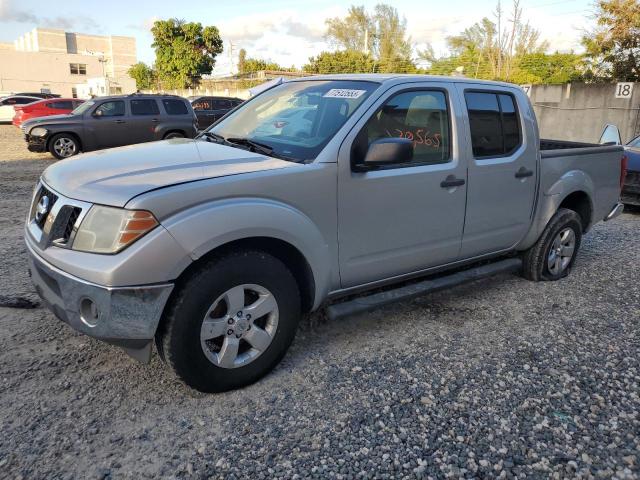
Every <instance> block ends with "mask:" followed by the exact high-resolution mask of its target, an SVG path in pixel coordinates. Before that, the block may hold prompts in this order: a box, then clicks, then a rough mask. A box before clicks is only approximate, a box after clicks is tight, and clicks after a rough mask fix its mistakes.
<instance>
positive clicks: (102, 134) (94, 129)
mask: <svg viewBox="0 0 640 480" xmlns="http://www.w3.org/2000/svg"><path fill="white" fill-rule="evenodd" d="M85 118H86V120H85V128H86V130H87V134H88V136H89V137H90V138H91V139H92V140H93V147H94V148H95V149H98V148H110V147H119V146H121V145H127V143H128V134H127V127H128V125H127V122H126V120H125V118H126V117H125V104H124V100H107V101H105V102H102V103H100V104H98V105H97V106H96V107H95V108H94V110H93V111H92V112H91V114H90V115H89V116H88V117H85ZM92 149H93V148H92Z"/></svg>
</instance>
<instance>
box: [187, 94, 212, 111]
mask: <svg viewBox="0 0 640 480" xmlns="http://www.w3.org/2000/svg"><path fill="white" fill-rule="evenodd" d="M191 107H192V108H193V109H194V110H196V111H200V110H213V108H212V106H211V99H210V98H206V97H204V98H198V99H197V100H194V101H193V103H192V104H191Z"/></svg>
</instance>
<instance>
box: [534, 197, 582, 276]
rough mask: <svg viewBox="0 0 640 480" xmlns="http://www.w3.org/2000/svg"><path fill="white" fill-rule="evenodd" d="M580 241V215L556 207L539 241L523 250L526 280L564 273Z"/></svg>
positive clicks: (568, 269)
mask: <svg viewBox="0 0 640 480" xmlns="http://www.w3.org/2000/svg"><path fill="white" fill-rule="evenodd" d="M581 241H582V222H581V219H580V215H578V214H577V213H576V212H574V211H573V210H569V209H567V208H561V209H559V210H558V211H557V212H556V214H555V215H554V216H553V217H552V218H551V220H549V223H548V224H547V226H546V228H545V229H544V231H543V232H542V235H541V236H540V238H539V239H538V241H537V242H536V243H535V244H534V245H533V246H532V247H531V248H529V250H527V251H526V252H525V253H524V256H523V266H522V274H523V276H524V277H525V278H526V279H528V280H533V281H536V282H539V281H545V280H546V281H554V280H559V279H561V278H563V277H566V276H567V275H568V274H569V272H570V270H571V267H572V266H573V262H574V261H575V259H576V255H577V254H578V249H579V248H580V242H581Z"/></svg>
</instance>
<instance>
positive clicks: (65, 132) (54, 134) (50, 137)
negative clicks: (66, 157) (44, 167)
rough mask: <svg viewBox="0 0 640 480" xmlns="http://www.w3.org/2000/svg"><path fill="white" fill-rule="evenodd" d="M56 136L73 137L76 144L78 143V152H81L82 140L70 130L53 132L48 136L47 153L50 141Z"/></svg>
mask: <svg viewBox="0 0 640 480" xmlns="http://www.w3.org/2000/svg"><path fill="white" fill-rule="evenodd" d="M58 135H69V136H71V137H73V138H74V139H75V140H76V142H78V146H79V147H80V150H81V151H82V150H83V148H84V145H83V143H82V139H81V138H80V135H78V134H77V133H76V132H73V131H71V130H63V131H61V132H54V133H53V134H52V135H50V136H49V138H47V151H49V149H50V148H51V141H52V140H53V139H54V138H55V137H57V136H58Z"/></svg>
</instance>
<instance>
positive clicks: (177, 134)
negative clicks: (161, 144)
mask: <svg viewBox="0 0 640 480" xmlns="http://www.w3.org/2000/svg"><path fill="white" fill-rule="evenodd" d="M172 138H184V134H183V133H181V132H169V133H167V134H166V135H165V136H164V138H163V140H170V139H172Z"/></svg>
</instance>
